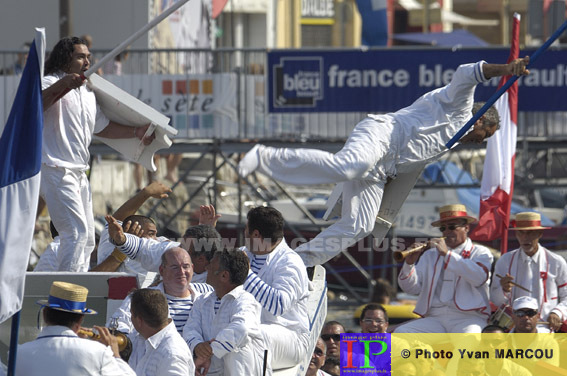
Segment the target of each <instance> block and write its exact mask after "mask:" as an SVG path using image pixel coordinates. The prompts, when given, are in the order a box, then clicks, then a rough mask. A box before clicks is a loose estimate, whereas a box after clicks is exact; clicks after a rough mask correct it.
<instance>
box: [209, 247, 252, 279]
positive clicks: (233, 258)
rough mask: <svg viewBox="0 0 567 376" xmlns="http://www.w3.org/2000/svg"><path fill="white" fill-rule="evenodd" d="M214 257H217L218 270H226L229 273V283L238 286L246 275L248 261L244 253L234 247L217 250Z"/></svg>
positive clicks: (248, 267)
mask: <svg viewBox="0 0 567 376" xmlns="http://www.w3.org/2000/svg"><path fill="white" fill-rule="evenodd" d="M215 257H218V258H219V270H226V271H228V274H229V275H230V283H232V284H234V285H236V286H240V285H242V284H243V283H244V281H245V280H246V277H248V270H249V269H250V263H249V261H248V256H247V255H246V253H244V252H242V251H239V250H236V249H226V248H225V249H223V250H222V251H221V252H217V254H216V255H215Z"/></svg>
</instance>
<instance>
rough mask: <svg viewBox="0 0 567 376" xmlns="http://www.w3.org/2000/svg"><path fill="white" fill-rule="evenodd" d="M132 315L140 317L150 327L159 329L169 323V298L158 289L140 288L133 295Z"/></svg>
mask: <svg viewBox="0 0 567 376" xmlns="http://www.w3.org/2000/svg"><path fill="white" fill-rule="evenodd" d="M130 311H131V312H132V316H137V317H140V318H141V319H142V320H144V322H145V323H146V324H148V325H149V326H150V327H152V328H154V329H157V328H160V327H162V326H164V325H165V324H167V318H168V316H169V307H168V305H167V299H166V298H165V295H163V294H162V292H161V291H159V290H156V289H139V290H136V291H134V292H133V293H132V295H131V306H130Z"/></svg>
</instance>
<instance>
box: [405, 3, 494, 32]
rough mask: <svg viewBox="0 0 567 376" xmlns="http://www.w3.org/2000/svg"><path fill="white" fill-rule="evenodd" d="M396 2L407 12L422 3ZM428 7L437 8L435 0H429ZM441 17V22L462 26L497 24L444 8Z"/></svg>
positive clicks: (417, 7)
mask: <svg viewBox="0 0 567 376" xmlns="http://www.w3.org/2000/svg"><path fill="white" fill-rule="evenodd" d="M398 4H399V5H400V6H402V7H403V8H404V9H405V10H407V11H408V12H410V11H412V10H421V9H423V5H422V4H420V3H419V2H417V0H398ZM429 9H439V3H438V2H437V1H431V2H430V4H429ZM441 19H442V22H449V23H454V24H459V25H464V26H497V25H498V20H478V19H474V18H470V17H466V16H463V15H461V14H458V13H455V12H453V11H451V10H445V9H441Z"/></svg>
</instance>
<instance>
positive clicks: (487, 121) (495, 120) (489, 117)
mask: <svg viewBox="0 0 567 376" xmlns="http://www.w3.org/2000/svg"><path fill="white" fill-rule="evenodd" d="M485 104H486V102H475V103H474V104H473V108H472V113H473V115H474V114H476V113H477V112H478V111H479V110H480V109H481V108H482V106H484V105H485ZM483 116H484V122H483V123H482V126H483V127H492V126H493V125H495V124H496V129H497V130H498V129H500V116H499V115H498V111H497V110H496V108H495V107H494V105H492V106H490V108H489V109H488V110H487V111H486V112H485V113H484V115H483Z"/></svg>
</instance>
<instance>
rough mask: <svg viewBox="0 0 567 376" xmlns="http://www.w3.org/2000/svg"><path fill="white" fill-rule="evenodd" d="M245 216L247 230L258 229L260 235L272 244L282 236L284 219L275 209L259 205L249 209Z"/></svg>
mask: <svg viewBox="0 0 567 376" xmlns="http://www.w3.org/2000/svg"><path fill="white" fill-rule="evenodd" d="M246 218H247V219H248V231H249V232H252V231H254V230H258V232H259V233H260V236H262V238H263V239H264V240H266V241H269V242H270V243H272V244H273V243H276V242H278V241H280V240H281V239H282V238H283V228H284V219H283V216H282V213H280V212H279V211H278V210H277V209H275V208H271V207H264V206H259V207H257V208H254V209H251V210H250V211H249V212H248V215H247V216H246Z"/></svg>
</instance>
